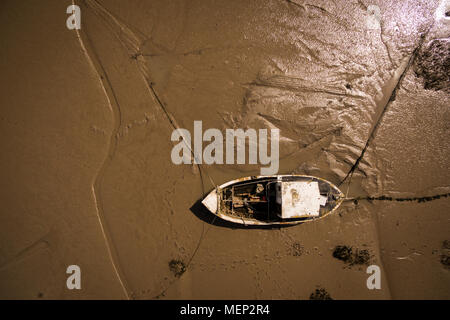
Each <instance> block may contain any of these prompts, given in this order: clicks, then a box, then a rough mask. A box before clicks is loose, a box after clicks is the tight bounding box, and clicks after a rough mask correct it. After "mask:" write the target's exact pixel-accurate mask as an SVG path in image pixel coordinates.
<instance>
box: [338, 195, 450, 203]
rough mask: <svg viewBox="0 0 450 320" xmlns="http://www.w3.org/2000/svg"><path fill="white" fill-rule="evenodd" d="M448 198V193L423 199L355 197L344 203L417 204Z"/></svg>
mask: <svg viewBox="0 0 450 320" xmlns="http://www.w3.org/2000/svg"><path fill="white" fill-rule="evenodd" d="M447 197H450V193H441V194H436V195H433V196H424V197H409V198H408V197H390V196H378V197H356V198H347V199H345V200H344V201H353V202H355V203H358V201H360V200H367V201H398V202H403V201H410V202H411V201H417V202H418V203H421V202H428V201H433V200H438V199H442V198H447Z"/></svg>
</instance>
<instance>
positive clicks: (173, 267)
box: [169, 260, 186, 277]
mask: <svg viewBox="0 0 450 320" xmlns="http://www.w3.org/2000/svg"><path fill="white" fill-rule="evenodd" d="M169 269H170V271H172V273H173V274H174V275H175V276H176V277H181V275H182V274H183V273H185V272H186V265H185V264H184V262H183V261H181V260H171V261H170V262H169Z"/></svg>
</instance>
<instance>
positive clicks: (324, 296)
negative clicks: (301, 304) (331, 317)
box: [309, 288, 333, 300]
mask: <svg viewBox="0 0 450 320" xmlns="http://www.w3.org/2000/svg"><path fill="white" fill-rule="evenodd" d="M309 300H333V299H332V298H331V296H330V294H329V293H328V292H327V290H325V289H324V288H318V289H316V290H315V291H314V292H313V293H311V295H310V296H309Z"/></svg>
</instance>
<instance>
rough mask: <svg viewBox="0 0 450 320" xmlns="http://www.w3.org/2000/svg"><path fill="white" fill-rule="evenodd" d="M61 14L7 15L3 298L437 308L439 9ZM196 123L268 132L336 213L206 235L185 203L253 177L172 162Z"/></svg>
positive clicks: (444, 125) (442, 28)
mask: <svg viewBox="0 0 450 320" xmlns="http://www.w3.org/2000/svg"><path fill="white" fill-rule="evenodd" d="M69 4H71V2H70V1H56V0H55V1H46V2H45V5H44V3H43V2H39V4H38V3H37V2H36V3H35V2H31V1H12V0H11V1H3V3H2V5H1V6H2V9H1V10H0V21H1V23H2V28H1V31H0V32H1V33H2V35H1V37H2V39H3V46H2V51H1V55H2V56H1V59H0V63H1V64H2V71H3V72H2V76H1V77H2V78H1V79H2V86H1V90H2V92H1V94H0V97H1V98H0V99H1V106H2V108H1V114H0V121H1V126H0V130H1V131H2V135H1V142H2V148H3V152H2V153H1V157H0V163H1V166H0V167H1V172H2V184H3V187H2V202H3V210H2V214H1V215H0V298H64V299H72V298H117V299H123V298H135V299H152V298H156V299H167V298H168V299H179V298H182V299H198V298H201V299H210V298H212V299H216V298H219V299H221V298H237V299H241V298H246V299H272V298H274V299H279V298H281V299H283V298H284V299H309V298H310V297H311V294H312V293H313V292H315V290H316V289H323V290H322V291H321V292H324V291H326V292H327V293H328V294H329V295H330V296H331V298H333V299H389V298H394V299H396V298H397V299H402V298H431V299H433V298H444V299H448V298H450V274H449V262H448V261H449V254H450V244H449V243H450V239H449V233H448V231H449V230H450V221H449V219H450V215H449V208H450V198H449V197H448V194H449V192H450V186H449V181H450V173H449V170H448V168H449V160H448V159H449V156H450V149H449V146H448V137H449V129H450V127H449V123H450V113H449V105H450V99H449V92H450V91H449V81H448V78H446V75H448V64H449V62H448V59H449V56H450V53H449V39H448V38H449V35H450V28H449V23H448V20H449V18H445V11H446V10H449V8H447V9H446V8H445V6H444V7H443V6H442V5H441V6H440V7H439V1H430V0H423V1H413V0H410V1H372V2H368V1H365V0H363V1H344V0H342V1H302V0H296V1H282V0H278V1H181V0H180V1H162V0H161V1H133V2H132V3H131V2H130V3H129V2H124V1H119V0H110V1H102V0H85V1H78V0H76V1H75V4H77V5H79V6H80V8H81V13H82V18H81V24H82V27H81V30H79V31H76V30H68V29H67V28H66V25H65V19H66V18H67V15H66V14H65V11H66V7H67V6H68V5H69ZM370 5H376V6H378V7H379V8H380V12H381V24H380V26H379V27H378V28H369V27H368V25H367V19H368V18H369V13H368V10H369V9H370V8H371V7H370ZM438 8H440V9H438ZM442 8H444V9H442ZM445 9H446V10H445ZM436 12H437V13H436ZM435 39H439V40H435ZM436 52H438V53H436ZM433 53H436V54H435V55H433ZM433 57H434V58H433ZM446 70H447V71H446ZM437 74H439V75H440V76H439V77H437V76H434V75H437ZM194 120H202V122H203V128H204V129H203V130H206V129H207V128H218V129H220V130H222V131H223V132H225V129H227V128H244V129H245V128H254V129H258V128H268V129H270V128H279V129H280V134H281V139H280V170H279V174H289V173H297V174H311V175H316V176H319V177H322V178H325V179H328V180H329V181H331V182H333V183H335V184H336V185H339V186H340V188H341V189H342V191H344V192H345V193H347V195H348V197H349V201H346V202H345V203H344V204H343V205H342V206H341V208H340V209H339V210H338V212H337V213H336V214H334V215H331V216H328V217H327V218H325V219H323V220H321V221H318V222H315V223H310V224H303V225H299V226H295V227H290V228H282V229H251V228H238V227H237V226H230V225H227V224H224V223H221V222H220V221H217V220H214V221H213V218H212V217H211V216H210V215H208V214H207V213H206V212H205V211H204V210H202V209H201V208H200V207H199V206H198V203H197V202H198V200H200V199H201V198H202V197H203V195H205V194H206V193H207V192H209V191H210V190H211V189H212V188H213V186H214V184H222V183H224V182H226V181H229V180H232V179H236V178H239V177H243V176H249V175H254V174H258V173H259V169H260V167H259V166H258V165H213V166H207V165H200V166H196V165H192V166H190V165H180V166H177V165H174V164H173V163H172V161H171V158H170V152H171V150H172V147H173V146H174V144H173V143H172V142H171V140H170V136H171V133H172V131H173V130H174V129H175V128H187V129H188V130H189V131H190V132H192V133H193V123H194ZM433 196H434V197H433ZM438 196H439V197H438ZM427 197H428V198H427ZM368 198H370V199H368ZM353 200H354V201H353ZM401 200H402V201H401ZM426 200H427V201H426ZM196 203H197V204H196ZM339 245H342V246H343V245H345V246H348V247H352V252H353V253H358V252H360V253H361V252H364V253H365V255H364V256H365V257H367V259H362V260H361V261H359V260H358V261H357V262H355V261H353V262H351V261H350V262H349V261H348V260H346V261H342V260H339V259H337V258H336V255H335V256H333V252H334V249H335V247H336V246H339ZM71 264H77V265H79V266H80V267H81V270H82V289H81V290H79V291H77V290H73V291H70V290H68V289H66V277H67V275H66V273H65V271H66V268H67V266H68V265H71ZM371 264H376V265H378V266H380V268H381V271H382V275H381V277H382V280H381V290H368V289H367V286H366V280H367V278H368V276H369V275H368V274H367V273H366V268H367V266H368V265H371Z"/></svg>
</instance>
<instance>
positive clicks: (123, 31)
mask: <svg viewBox="0 0 450 320" xmlns="http://www.w3.org/2000/svg"><path fill="white" fill-rule="evenodd" d="M84 3H85V4H86V5H87V6H88V7H89V8H90V9H92V11H93V12H94V14H95V15H97V16H99V17H100V18H102V19H103V21H104V22H105V24H107V25H108V27H109V29H110V30H111V31H112V33H113V34H114V35H115V37H116V38H117V40H118V41H119V42H120V43H121V44H122V46H123V47H124V49H125V50H127V51H129V52H130V51H131V52H134V54H132V55H131V57H132V59H133V60H135V61H136V63H137V66H138V69H139V71H140V73H141V75H142V78H143V80H144V82H145V84H146V85H147V88H148V90H149V92H150V94H151V96H152V97H153V98H154V99H155V101H156V103H157V104H158V106H159V107H160V108H161V110H162V111H163V113H164V115H165V116H166V118H167V119H168V120H169V123H170V125H171V126H172V127H173V128H174V129H179V126H178V125H177V122H176V120H175V119H174V117H173V116H172V115H171V114H170V112H169V111H168V110H167V108H166V106H165V105H164V103H163V101H162V99H161V98H160V96H159V95H158V93H157V91H156V90H155V88H154V83H153V82H152V81H151V80H150V76H149V72H148V70H147V67H146V66H145V63H144V62H143V61H142V60H141V59H139V58H140V57H142V56H143V55H142V54H140V47H141V45H142V43H143V42H144V41H143V40H142V39H140V38H139V36H137V35H136V34H135V33H134V32H133V31H132V30H131V29H130V28H128V27H127V26H126V25H125V24H123V23H121V22H120V21H119V20H118V19H117V18H116V17H115V16H114V15H113V14H111V13H110V12H109V11H107V10H106V9H105V8H104V7H103V6H102V5H101V4H99V3H98V2H97V1H96V0H85V1H84ZM84 28H85V27H84ZM86 37H87V34H86ZM79 39H80V42H81V43H82V40H81V37H80V35H79ZM82 46H83V48H84V44H83V43H82ZM84 50H85V49H84ZM85 52H86V50H85ZM136 52H137V53H136ZM94 54H95V53H94ZM87 56H88V57H89V55H87ZM98 60H99V59H98V58H97V57H96V60H95V63H94V61H93V60H92V59H90V62H91V64H92V65H94V66H95V65H98V66H99V67H100V69H98V68H96V71H97V72H98V70H102V72H98V74H99V76H100V75H101V74H103V75H104V77H102V76H100V77H101V79H102V84H103V87H104V90H105V93H106V94H107V98H108V100H109V102H110V106H111V109H112V110H113V111H115V114H117V115H118V116H117V117H116V118H118V120H117V121H116V122H115V124H116V125H115V128H114V132H113V134H112V136H111V143H110V151H109V153H108V157H107V159H106V160H105V162H104V164H103V166H102V168H101V170H100V173H99V174H98V176H97V179H96V181H98V182H97V183H96V184H95V185H96V186H98V187H100V185H99V184H100V181H101V178H100V177H101V176H102V175H103V172H104V170H105V168H106V167H107V166H108V165H109V163H110V162H111V161H112V157H113V155H114V153H115V149H116V144H117V141H116V140H117V137H116V136H117V133H118V131H119V129H120V126H121V121H120V118H121V117H120V106H119V104H118V102H117V99H116V97H115V94H114V91H113V88H112V86H111V84H110V82H109V80H108V78H107V75H106V73H105V72H104V70H103V67H102V66H101V63H100V61H98ZM107 92H110V95H111V96H112V98H113V99H110V98H109V95H108V93H107ZM113 104H114V107H112V105H113ZM189 149H190V151H191V153H192V155H193V156H194V157H195V154H194V151H193V150H192V149H191V148H190V146H189ZM196 165H197V167H198V169H199V170H198V171H199V175H200V181H201V185H202V192H203V195H205V186H204V179H203V174H202V170H205V173H206V176H207V177H208V178H209V180H210V182H211V184H212V185H213V186H214V187H215V186H216V184H215V183H214V181H213V179H212V178H211V176H210V175H209V174H208V172H207V171H206V168H203V167H202V166H201V165H200V164H196ZM94 189H95V190H97V189H98V188H97V187H95V188H94ZM97 193H98V192H97ZM96 203H97V205H98V208H99V212H101V211H100V209H101V205H100V203H101V201H99V202H97V201H96ZM99 217H100V215H99ZM215 219H216V216H214V218H213V220H212V222H211V224H210V225H212V224H213V223H214V220H215ZM102 220H103V219H102ZM102 229H103V225H102ZM208 230H209V228H208V229H207V230H205V224H204V223H203V225H202V232H201V235H200V238H199V241H198V244H197V246H196V248H195V249H194V251H193V253H192V255H191V257H190V259H189V260H188V261H187V263H184V262H183V268H182V269H183V272H181V273H175V278H174V279H173V280H172V281H171V282H170V283H169V284H168V286H167V287H166V288H165V289H164V290H163V291H162V292H161V293H160V294H158V295H157V296H155V297H154V298H159V297H161V296H164V294H165V292H166V291H167V290H168V289H169V288H170V286H171V285H172V284H173V283H174V282H175V281H176V280H177V279H178V278H179V277H180V276H181V275H182V274H183V273H184V272H185V271H186V270H187V268H188V267H189V265H190V263H191V261H192V260H193V258H194V257H195V255H196V253H197V251H198V249H199V248H200V245H201V243H202V241H203V239H204V237H205V235H206V234H207V231H208ZM104 234H106V235H107V233H106V232H104ZM108 238H109V237H108ZM109 241H110V242H111V240H109ZM111 243H112V242H111ZM111 252H112V254H111V256H116V254H115V252H114V251H112V250H111ZM113 261H114V260H113ZM117 261H118V258H117ZM173 261H178V260H172V261H171V262H170V263H169V268H170V269H171V270H172V272H173V266H174V264H173ZM177 266H179V264H177ZM114 267H115V269H116V273H117V274H118V276H119V274H120V272H119V271H118V267H116V265H115V264H114ZM119 279H120V277H119ZM120 281H121V283H122V285H123V287H124V289H125V288H126V286H125V285H124V283H123V282H122V280H121V279H120ZM125 290H126V289H125ZM126 291H128V290H126ZM127 297H128V298H130V295H129V294H127ZM133 298H134V297H133Z"/></svg>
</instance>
